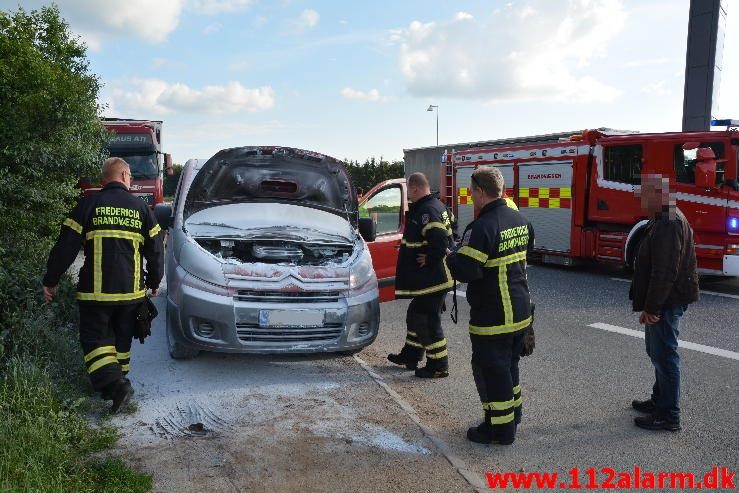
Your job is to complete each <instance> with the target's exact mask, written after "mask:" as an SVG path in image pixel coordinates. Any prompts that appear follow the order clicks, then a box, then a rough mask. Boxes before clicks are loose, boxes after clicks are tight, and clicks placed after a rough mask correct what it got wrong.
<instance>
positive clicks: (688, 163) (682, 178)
mask: <svg viewBox="0 0 739 493" xmlns="http://www.w3.org/2000/svg"><path fill="white" fill-rule="evenodd" d="M700 147H710V148H711V149H713V153H714V154H716V159H723V157H724V143H723V142H701V144H700ZM697 152H698V149H697V148H696V149H683V146H682V144H675V179H676V180H677V182H678V183H691V184H692V183H695V163H696V161H697V160H696V158H695V157H696V154H697ZM725 164H726V163H717V164H716V185H720V184H721V182H723V181H724V171H725V170H724V165H725Z"/></svg>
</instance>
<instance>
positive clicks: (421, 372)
mask: <svg viewBox="0 0 739 493" xmlns="http://www.w3.org/2000/svg"><path fill="white" fill-rule="evenodd" d="M416 376H417V377H418V378H444V377H448V376H449V369H448V368H429V367H428V366H424V367H423V368H419V369H417V370H416Z"/></svg>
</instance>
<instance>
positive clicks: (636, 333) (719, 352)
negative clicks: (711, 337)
mask: <svg viewBox="0 0 739 493" xmlns="http://www.w3.org/2000/svg"><path fill="white" fill-rule="evenodd" d="M588 327H593V328H595V329H601V330H607V331H608V332H615V333H617V334H624V335H627V336H631V337H638V338H639V339H644V332H642V331H640V330H633V329H627V328H625V327H619V326H618V325H611V324H603V323H595V324H590V325H588ZM678 346H679V347H681V348H685V349H692V350H693V351H698V352H701V353H706V354H712V355H714V356H721V357H722V358H729V359H733V360H736V361H739V353H735V352H734V351H728V350H726V349H720V348H715V347H712V346H704V345H703V344H696V343H694V342H687V341H678Z"/></svg>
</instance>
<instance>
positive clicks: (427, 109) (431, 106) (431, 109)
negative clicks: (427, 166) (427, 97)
mask: <svg viewBox="0 0 739 493" xmlns="http://www.w3.org/2000/svg"><path fill="white" fill-rule="evenodd" d="M434 109H436V147H439V106H437V105H435V104H430V105H429V107H428V108H426V111H434Z"/></svg>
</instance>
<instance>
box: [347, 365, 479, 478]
mask: <svg viewBox="0 0 739 493" xmlns="http://www.w3.org/2000/svg"><path fill="white" fill-rule="evenodd" d="M354 359H355V360H356V361H357V363H359V365H360V366H361V367H362V368H364V370H365V371H366V372H367V373H368V374H369V376H370V377H371V378H372V379H373V380H374V381H375V383H377V385H379V386H380V387H382V388H383V389H384V390H385V392H387V394H388V395H389V396H390V397H391V398H392V399H393V400H394V401H395V402H396V403H397V404H398V405H399V406H400V407H401V409H403V411H405V413H406V414H407V415H408V417H409V418H411V420H412V421H413V422H414V423H416V425H418V427H419V428H421V431H422V432H423V434H424V435H426V437H427V438H428V439H429V440H431V443H433V444H434V445H435V446H436V448H437V449H438V450H439V452H441V455H443V456H444V457H445V458H446V460H448V461H449V463H450V464H451V465H452V467H453V468H454V469H456V471H457V472H458V473H459V474H460V475H461V476H462V477H463V478H464V479H465V480H466V481H467V482H468V483H469V484H470V486H472V487H473V488H475V489H476V490H477V491H479V492H482V491H487V490H488V484H487V481H485V480H484V479H483V477H482V476H480V475H479V474H477V473H476V472H474V471H471V470H470V469H468V468H467V464H465V462H464V461H463V460H462V459H460V458H459V457H457V456H456V455H455V454H454V453H453V452H452V450H451V448H450V447H449V445H447V444H446V443H445V442H444V440H442V439H441V437H440V436H439V435H438V434H437V433H436V432H435V431H434V430H432V429H431V428H429V427H428V426H426V425H425V424H423V423H422V422H421V418H420V417H419V416H418V413H417V412H416V410H415V409H413V406H411V405H410V403H409V402H408V401H406V400H405V399H403V398H402V397H401V396H400V394H398V393H397V392H396V391H394V390H393V389H392V388H391V387H390V386H389V385H388V384H387V383H385V380H383V378H382V377H381V376H380V375H379V374H377V372H375V371H374V370H373V369H372V367H371V366H370V365H369V364H367V363H366V362H365V361H364V360H363V359H362V358H360V357H359V356H358V355H356V354H355V355H354Z"/></svg>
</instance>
